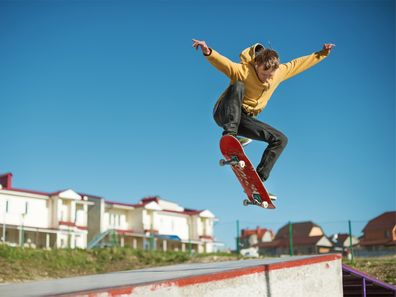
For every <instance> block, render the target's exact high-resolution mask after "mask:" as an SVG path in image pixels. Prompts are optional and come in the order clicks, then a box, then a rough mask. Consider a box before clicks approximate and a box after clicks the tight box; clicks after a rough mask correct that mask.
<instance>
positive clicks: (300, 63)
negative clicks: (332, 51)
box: [206, 43, 328, 115]
mask: <svg viewBox="0 0 396 297" xmlns="http://www.w3.org/2000/svg"><path fill="white" fill-rule="evenodd" d="M257 47H263V46H262V45H261V44H259V43H256V44H254V45H252V46H251V47H248V48H247V49H245V50H243V51H242V53H241V54H240V58H241V62H240V63H235V62H232V61H231V60H229V59H228V58H226V57H224V56H222V55H221V54H219V53H218V52H216V51H215V50H213V49H211V53H210V54H209V55H208V56H206V59H207V60H208V61H209V62H210V63H211V64H212V65H213V66H214V67H216V68H217V69H218V70H220V71H221V72H223V73H224V74H225V75H227V76H228V77H229V78H230V79H231V83H233V82H235V81H237V80H239V81H242V82H244V84H245V96H244V98H243V103H242V108H243V109H244V110H245V111H246V112H247V113H249V114H253V115H258V114H259V113H260V112H262V111H263V109H264V108H265V106H266V105H267V102H268V100H269V99H270V97H271V95H272V93H273V92H274V91H275V89H276V88H277V87H278V86H279V84H280V83H281V82H283V81H284V80H286V79H289V78H291V77H292V76H294V75H297V74H299V73H301V72H303V71H305V70H307V69H308V68H310V67H312V66H314V65H316V64H317V63H319V62H320V61H322V60H323V59H324V58H326V57H327V55H328V52H327V51H324V50H322V51H320V52H315V53H312V54H311V55H308V56H304V57H300V58H297V59H295V60H292V61H290V62H288V63H285V64H280V65H279V68H278V69H277V70H276V71H275V73H274V75H273V77H272V78H271V79H269V80H267V81H266V82H264V83H263V82H262V81H260V80H259V78H258V76H257V74H256V70H255V68H254V58H255V53H256V48H257Z"/></svg>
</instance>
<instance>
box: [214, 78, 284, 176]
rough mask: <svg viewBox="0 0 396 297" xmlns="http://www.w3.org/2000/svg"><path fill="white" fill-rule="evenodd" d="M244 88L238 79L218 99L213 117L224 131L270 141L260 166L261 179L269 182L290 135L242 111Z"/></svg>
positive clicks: (258, 167)
mask: <svg viewBox="0 0 396 297" xmlns="http://www.w3.org/2000/svg"><path fill="white" fill-rule="evenodd" d="M244 90H245V86H244V84H243V82H240V81H237V82H235V83H234V84H232V85H230V86H229V87H228V88H227V89H226V90H225V91H224V93H223V94H222V95H221V97H220V99H219V101H218V102H217V104H216V106H215V108H214V111H213V117H214V119H215V121H216V123H217V125H219V126H220V127H222V128H223V129H224V133H223V134H237V135H241V136H244V137H248V138H251V139H255V140H261V141H265V142H267V143H268V146H267V148H266V149H265V151H264V153H263V156H262V158H261V161H260V163H259V165H258V166H257V169H256V170H257V173H258V174H259V176H260V178H261V179H262V180H263V181H265V180H267V179H268V177H269V174H270V172H271V170H272V167H273V166H274V164H275V162H276V160H277V159H278V158H279V156H280V154H281V153H282V151H283V149H284V148H285V147H286V144H287V137H286V136H285V135H284V134H283V133H282V132H280V131H278V130H276V129H274V128H273V127H271V126H270V125H268V124H265V123H263V122H260V121H259V120H257V119H256V118H254V117H252V116H249V115H247V114H246V113H245V112H244V111H243V110H242V99H243V96H244Z"/></svg>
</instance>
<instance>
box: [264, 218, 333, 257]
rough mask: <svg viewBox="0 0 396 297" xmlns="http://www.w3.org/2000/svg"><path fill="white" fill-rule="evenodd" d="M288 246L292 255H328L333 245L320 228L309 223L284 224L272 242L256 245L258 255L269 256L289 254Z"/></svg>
mask: <svg viewBox="0 0 396 297" xmlns="http://www.w3.org/2000/svg"><path fill="white" fill-rule="evenodd" d="M290 229H291V230H292V232H291V236H290ZM290 246H292V252H293V255H310V254H322V253H328V252H330V251H331V248H332V246H333V244H332V243H331V241H330V240H329V239H328V238H327V237H326V235H325V234H324V232H323V230H322V228H321V227H320V226H319V225H317V224H314V223H313V222H310V221H309V222H299V223H289V224H286V225H285V226H283V227H282V228H280V229H279V231H278V232H277V234H276V235H275V238H274V240H273V241H271V242H261V243H258V244H257V247H258V248H259V253H260V254H263V255H269V256H280V255H286V254H289V253H290Z"/></svg>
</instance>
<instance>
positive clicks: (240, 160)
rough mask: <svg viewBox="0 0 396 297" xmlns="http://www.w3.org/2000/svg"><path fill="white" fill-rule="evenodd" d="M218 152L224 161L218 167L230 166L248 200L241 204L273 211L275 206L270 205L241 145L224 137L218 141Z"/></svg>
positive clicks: (266, 193)
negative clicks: (219, 151)
mask: <svg viewBox="0 0 396 297" xmlns="http://www.w3.org/2000/svg"><path fill="white" fill-rule="evenodd" d="M220 150H221V153H222V154H223V156H224V158H225V160H224V159H222V160H220V165H221V166H224V165H230V166H231V168H232V171H234V173H235V175H236V177H237V178H238V180H239V182H240V183H241V185H242V187H243V189H244V191H245V193H246V195H247V196H248V198H249V200H247V199H245V200H244V201H243V204H244V205H245V206H246V205H249V204H253V205H258V206H261V207H263V208H271V209H274V208H275V205H274V204H273V203H272V200H271V198H270V196H269V195H268V192H267V190H266V189H265V187H264V185H263V183H262V181H261V179H260V177H259V176H258V174H257V172H256V169H255V168H254V167H253V165H252V162H250V160H249V159H248V157H247V156H246V155H245V152H244V150H243V147H242V145H241V144H240V142H239V141H238V139H236V138H235V137H233V136H231V135H225V136H223V137H222V138H221V139H220Z"/></svg>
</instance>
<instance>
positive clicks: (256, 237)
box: [240, 226, 274, 248]
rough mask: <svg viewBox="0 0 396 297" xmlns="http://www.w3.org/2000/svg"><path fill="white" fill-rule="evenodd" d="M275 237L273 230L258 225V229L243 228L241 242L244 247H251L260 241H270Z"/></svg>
mask: <svg viewBox="0 0 396 297" xmlns="http://www.w3.org/2000/svg"><path fill="white" fill-rule="evenodd" d="M273 239H274V233H273V232H272V230H269V229H266V228H260V227H259V226H257V228H256V229H242V230H241V237H240V244H241V247H242V248H249V247H251V246H253V245H256V244H258V243H259V242H270V241H272V240H273Z"/></svg>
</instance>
